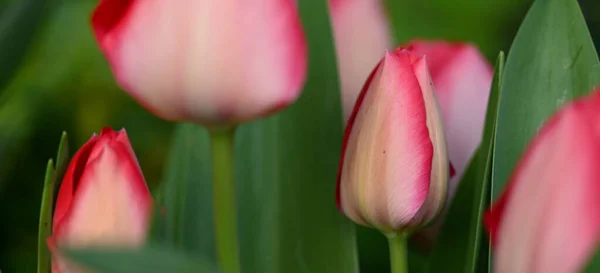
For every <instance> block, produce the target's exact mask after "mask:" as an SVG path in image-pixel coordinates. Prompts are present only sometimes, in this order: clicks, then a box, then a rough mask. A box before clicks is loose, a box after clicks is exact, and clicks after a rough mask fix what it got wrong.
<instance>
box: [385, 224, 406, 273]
mask: <svg viewBox="0 0 600 273" xmlns="http://www.w3.org/2000/svg"><path fill="white" fill-rule="evenodd" d="M388 243H389V245H390V264H391V268H392V273H408V257H407V252H406V235H405V234H402V233H399V234H392V235H388Z"/></svg>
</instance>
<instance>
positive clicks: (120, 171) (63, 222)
mask: <svg viewBox="0 0 600 273" xmlns="http://www.w3.org/2000/svg"><path fill="white" fill-rule="evenodd" d="M151 203H152V197H151V196H150V192H149V191H148V188H147V187H146V183H145V182H144V177H143V175H142V172H141V171H140V167H139V165H138V162H137V159H136V157H135V154H134V152H133V149H132V148H131V144H130V143H129V139H128V138H127V134H126V133H125V130H121V131H119V132H114V131H113V130H112V129H110V128H105V129H103V130H102V132H101V133H100V136H96V135H94V136H92V138H91V139H90V140H89V141H88V142H87V143H86V144H85V145H84V146H83V147H81V149H80V150H79V151H78V152H77V153H76V154H75V156H74V157H73V159H72V160H71V163H70V164H69V167H68V169H67V172H66V174H65V177H64V179H63V182H62V184H61V186H60V190H59V193H58V198H57V200H56V209H55V211H54V217H53V224H52V236H51V237H50V238H48V245H49V247H50V249H51V250H52V252H53V259H52V273H81V272H83V271H82V270H81V269H78V268H77V267H74V266H73V265H72V264H70V263H68V262H67V261H65V260H64V258H62V257H61V256H60V255H59V253H58V252H57V249H56V246H58V247H83V246H89V245H94V246H96V245H111V246H113V245H117V246H129V247H135V246H139V245H140V244H142V243H143V242H144V241H145V238H146V235H147V233H148V228H149V218H150V215H151Z"/></svg>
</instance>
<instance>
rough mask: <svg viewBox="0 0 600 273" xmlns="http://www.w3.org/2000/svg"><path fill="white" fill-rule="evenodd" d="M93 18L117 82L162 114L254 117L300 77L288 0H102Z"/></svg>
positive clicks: (275, 104)
mask: <svg viewBox="0 0 600 273" xmlns="http://www.w3.org/2000/svg"><path fill="white" fill-rule="evenodd" d="M92 26H93V30H94V33H95V36H96V39H97V41H98V43H99V45H100V48H101V49H102V51H103V52H104V54H105V55H106V57H107V59H108V61H109V63H110V65H111V68H112V71H113V74H114V75H115V77H116V79H117V82H118V83H119V85H120V86H121V87H122V88H123V89H125V90H126V91H127V92H129V93H130V94H131V95H132V96H133V97H134V98H135V99H136V100H137V101H138V102H140V103H141V104H142V105H144V106H145V107H146V108H147V109H149V110H150V111H151V112H153V113H154V114H156V115H158V116H159V117H162V118H164V119H168V120H179V121H194V122H197V123H202V124H206V125H227V124H235V123H240V122H244V121H248V120H252V119H256V118H260V117H263V116H266V115H269V114H271V113H273V112H276V111H278V110H281V109H282V108H284V107H286V106H288V105H289V104H291V103H293V102H294V101H295V100H296V99H297V97H298V96H299V94H300V91H301V87H302V85H303V82H304V78H305V73H306V63H307V60H306V44H305V38H304V35H303V31H302V28H301V25H300V20H299V15H298V13H297V8H296V3H295V1H294V0H256V1H243V0H206V1H194V0H101V1H100V4H99V5H98V7H97V8H96V10H95V11H94V14H93V16H92Z"/></svg>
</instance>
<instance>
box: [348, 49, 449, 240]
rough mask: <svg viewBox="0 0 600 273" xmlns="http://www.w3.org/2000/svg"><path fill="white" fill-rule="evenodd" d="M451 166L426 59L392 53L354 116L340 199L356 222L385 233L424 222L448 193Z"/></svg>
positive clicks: (373, 77)
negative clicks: (447, 185)
mask: <svg viewBox="0 0 600 273" xmlns="http://www.w3.org/2000/svg"><path fill="white" fill-rule="evenodd" d="M448 174H449V164H448V157H447V151H446V142H445V139H444V131H443V126H442V118H441V114H440V111H439V109H438V105H437V101H436V98H435V93H434V90H433V85H432V83H431V79H430V77H429V72H428V69H427V64H426V61H425V57H421V56H417V55H414V54H412V53H411V52H409V51H406V50H403V49H399V50H397V51H396V52H394V53H386V54H385V57H384V58H383V60H382V61H381V62H380V63H379V65H378V66H377V67H376V68H375V70H374V71H373V72H372V73H371V75H370V76H369V79H368V80H367V82H366V83H365V86H364V87H363V90H362V91H361V93H360V95H359V97H358V99H357V101H356V105H355V107H354V111H353V113H352V115H351V116H350V120H349V121H348V126H347V127H346V132H345V136H344V144H343V150H342V158H341V163H340V169H339V174H338V188H337V203H338V207H339V209H340V210H341V212H342V213H343V214H345V215H346V216H347V217H349V218H350V219H352V220H353V221H355V222H357V223H359V224H362V225H366V226H371V227H375V228H377V229H379V230H381V231H383V232H386V233H387V232H402V231H408V230H414V229H416V228H419V227H422V226H423V225H424V224H426V223H427V222H429V221H430V220H432V219H433V218H434V217H435V216H436V215H437V214H438V212H439V211H440V209H441V208H442V206H443V204H444V200H445V197H446V184H447V180H448Z"/></svg>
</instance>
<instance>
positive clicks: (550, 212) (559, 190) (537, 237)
mask: <svg viewBox="0 0 600 273" xmlns="http://www.w3.org/2000/svg"><path fill="white" fill-rule="evenodd" d="M599 109H600V93H595V94H594V95H592V97H590V98H588V99H583V100H579V101H577V102H575V103H572V104H571V105H569V106H568V107H566V108H564V109H563V110H561V111H560V112H559V113H558V114H556V115H555V116H554V117H553V118H552V119H551V120H550V121H549V122H548V123H547V124H546V125H544V127H543V128H542V129H541V130H540V133H539V134H538V136H537V137H536V138H535V139H534V140H533V141H532V143H531V145H530V146H529V148H528V149H527V151H526V152H525V154H524V156H523V158H522V159H521V161H520V162H519V164H518V165H517V167H516V169H515V172H514V174H513V177H512V178H511V179H510V183H509V186H508V190H507V191H505V192H504V193H503V195H502V196H501V197H500V198H501V199H500V201H499V202H497V203H496V204H494V206H493V207H492V209H491V210H490V212H488V215H487V221H488V223H489V224H491V225H490V226H489V228H491V231H492V236H493V237H492V238H493V239H494V241H495V242H496V244H495V245H496V251H495V253H496V259H495V269H496V270H495V272H498V273H508V272H530V273H538V272H539V273H541V272H553V273H570V272H579V270H581V269H582V266H585V261H587V259H588V258H589V257H590V255H591V253H592V252H593V251H594V250H595V246H596V244H597V243H598V238H599V235H600V217H598V208H600V197H599V196H598V193H600V184H598V183H597V181H598V177H600V169H598V167H597V163H598V162H600V122H599V121H600V111H599Z"/></svg>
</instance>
